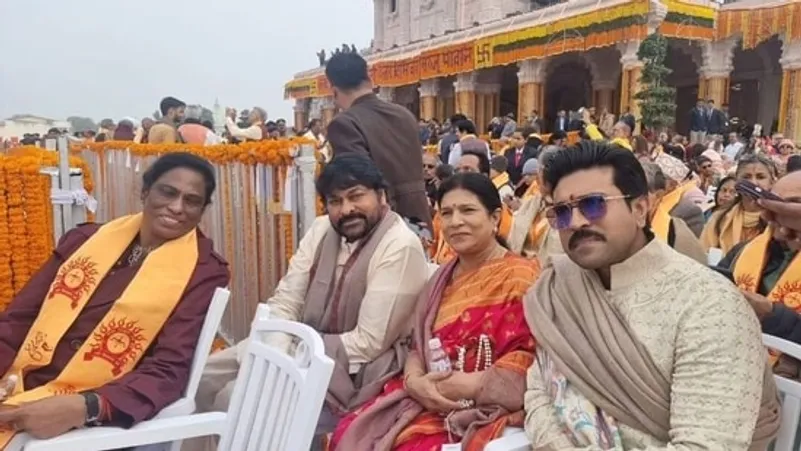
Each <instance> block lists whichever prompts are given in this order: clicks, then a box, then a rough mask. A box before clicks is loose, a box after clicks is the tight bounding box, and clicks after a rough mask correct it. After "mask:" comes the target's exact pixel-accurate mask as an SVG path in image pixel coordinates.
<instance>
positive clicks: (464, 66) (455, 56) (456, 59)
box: [419, 41, 475, 80]
mask: <svg viewBox="0 0 801 451" xmlns="http://www.w3.org/2000/svg"><path fill="white" fill-rule="evenodd" d="M474 45H475V44H474V43H473V42H472V41H471V42H465V43H463V44H457V45H451V46H447V47H443V48H440V49H435V50H427V51H425V52H423V53H422V54H421V55H420V57H419V58H420V79H421V80H426V79H429V78H437V77H443V76H448V75H454V74H460V73H462V72H470V71H472V70H473V69H475V64H473V54H474V51H473V47H474Z"/></svg>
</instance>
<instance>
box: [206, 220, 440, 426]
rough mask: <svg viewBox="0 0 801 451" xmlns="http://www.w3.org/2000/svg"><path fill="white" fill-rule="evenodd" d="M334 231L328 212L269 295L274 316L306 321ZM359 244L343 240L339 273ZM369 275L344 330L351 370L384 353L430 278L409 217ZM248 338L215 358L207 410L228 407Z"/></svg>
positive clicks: (275, 340) (280, 343)
mask: <svg viewBox="0 0 801 451" xmlns="http://www.w3.org/2000/svg"><path fill="white" fill-rule="evenodd" d="M388 214H395V213H394V212H389V213H388ZM329 230H332V227H331V222H330V221H329V219H328V216H321V217H318V218H317V220H316V221H315V222H314V224H313V225H312V227H311V228H310V229H309V231H308V232H307V233H306V235H305V236H304V237H303V239H302V240H301V242H300V244H299V245H298V249H297V251H296V252H295V255H294V256H293V257H292V260H291V261H290V263H289V268H288V270H287V273H286V275H285V276H284V277H283V278H282V279H281V281H280V282H279V283H278V287H277V288H276V289H275V293H274V294H273V296H272V297H271V298H270V299H268V300H267V305H269V306H270V315H271V316H274V317H276V318H281V319H287V320H290V321H301V319H302V315H303V308H304V300H305V297H306V290H307V288H308V286H309V281H310V270H311V268H312V265H313V264H314V259H315V255H316V252H317V247H318V245H320V243H321V242H322V240H323V236H325V234H326V232H328V231H329ZM357 245H358V243H345V242H344V241H343V245H342V246H341V247H340V254H339V255H338V259H337V270H336V271H337V276H339V274H340V273H341V270H342V268H343V267H344V265H345V263H346V262H347V260H348V258H349V257H350V255H351V253H352V252H353V251H354V250H355V249H356V247H357ZM367 279H368V281H367V291H366V293H365V295H364V299H363V301H362V305H361V309H360V310H359V318H358V325H357V326H356V328H355V329H353V330H351V331H348V332H346V333H344V334H342V335H341V338H342V343H343V345H344V347H345V350H346V352H347V354H348V356H349V361H350V364H351V372H356V371H357V370H358V367H359V365H361V364H363V363H367V362H370V361H372V360H373V359H375V358H376V357H378V356H379V355H380V354H381V353H382V352H384V351H385V350H386V346H384V343H390V344H392V343H394V342H395V341H396V339H397V338H399V337H387V336H385V335H386V331H387V325H388V324H389V322H390V318H391V317H396V316H401V317H411V315H412V313H413V311H414V307H415V301H416V299H417V295H418V294H419V293H420V290H421V289H422V288H423V285H425V283H426V280H427V279H428V266H427V265H426V256H425V253H424V252H423V247H422V244H421V243H420V239H419V238H418V237H417V235H415V233H414V232H413V231H412V230H411V229H409V228H408V227H407V226H406V225H405V222H403V221H397V222H396V224H395V225H393V226H392V227H391V228H390V229H389V230H388V231H387V232H386V234H385V235H384V236H383V237H382V238H381V241H380V242H379V243H378V245H377V248H376V250H375V252H374V253H373V255H372V257H371V258H370V263H369V268H368V271H367ZM266 341H267V342H268V343H270V344H272V345H274V346H276V347H280V348H282V349H289V348H290V346H291V339H290V338H289V337H287V336H286V335H283V334H274V335H272V336H268V337H267V338H266ZM243 343H245V341H243V342H242V343H240V344H239V345H238V346H237V347H234V348H230V349H226V350H224V351H221V352H218V353H216V354H214V355H212V356H211V357H210V358H209V362H208V364H207V365H206V370H205V371H204V373H203V378H202V379H201V382H200V388H199V390H198V397H197V404H198V408H199V409H200V410H201V411H210V410H221V411H224V410H226V409H227V407H228V402H229V399H230V396H231V392H232V390H233V385H234V380H235V378H236V372H237V371H238V369H239V364H238V355H237V354H238V352H237V348H238V349H239V350H240V351H243V350H244V349H245V346H243Z"/></svg>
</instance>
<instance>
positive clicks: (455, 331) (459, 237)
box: [328, 174, 540, 451]
mask: <svg viewBox="0 0 801 451" xmlns="http://www.w3.org/2000/svg"><path fill="white" fill-rule="evenodd" d="M437 197H438V204H439V210H440V214H441V218H442V225H443V231H444V236H445V239H446V240H447V241H448V244H449V246H450V247H451V248H452V249H453V250H454V251H455V253H456V258H454V259H453V260H451V261H450V262H449V263H447V264H446V265H444V266H442V267H441V268H440V269H439V270H438V271H437V272H436V274H434V276H432V278H431V280H429V283H428V285H427V286H426V288H425V289H424V290H423V293H422V294H421V297H420V299H419V301H418V309H417V314H416V317H415V322H414V324H413V330H412V345H411V352H410V354H409V357H408V359H407V361H406V365H405V368H404V372H403V374H402V375H401V376H398V377H397V378H395V379H392V380H390V381H389V382H388V383H387V384H386V385H385V387H384V392H383V393H382V394H381V395H379V396H378V397H377V398H376V399H375V400H373V401H370V402H368V403H366V404H365V405H364V406H363V407H361V408H360V409H359V410H357V411H355V412H353V413H351V414H349V415H348V416H346V417H345V418H344V419H343V420H342V421H341V422H340V423H339V425H338V426H337V428H336V430H335V431H334V433H333V434H332V437H331V440H330V442H329V446H328V449H329V450H336V451H339V450H373V451H388V450H397V451H411V450H425V451H428V450H439V449H440V448H441V447H442V445H445V444H451V443H462V449H465V450H468V451H471V450H481V449H483V448H484V446H485V445H486V444H487V443H488V442H490V441H491V440H493V439H495V438H497V437H499V436H500V435H501V434H502V433H503V430H504V428H506V427H507V426H519V425H521V424H523V419H524V412H523V394H524V391H525V386H526V385H525V373H526V370H527V369H528V367H529V366H530V365H531V363H532V361H533V355H534V354H533V353H534V339H533V337H532V334H531V332H530V330H529V329H528V327H527V325H526V323H525V319H524V317H523V304H522V302H521V300H522V297H523V295H524V294H525V292H526V291H527V290H528V288H529V287H530V286H531V285H532V284H533V283H534V281H535V279H536V278H537V276H538V275H539V271H540V267H539V263H538V262H537V261H536V260H528V259H525V258H523V257H520V256H517V255H515V254H513V253H511V252H509V251H508V250H507V249H506V248H505V247H503V246H502V245H501V244H499V242H498V240H496V235H497V230H498V222H499V220H500V215H501V200H500V198H499V197H498V191H497V190H496V189H495V187H494V186H493V184H492V182H491V181H490V179H489V178H487V177H486V176H483V175H480V174H458V175H456V176H454V177H452V178H450V179H448V180H447V181H445V182H444V183H443V184H442V186H441V187H440V190H439V192H438V196H437ZM434 337H436V338H439V340H440V341H441V342H442V346H443V348H444V350H445V352H446V353H447V355H448V357H449V358H450V361H451V366H452V368H453V370H452V371H451V372H448V373H436V372H431V371H430V370H429V368H428V364H427V362H429V361H430V350H429V349H428V342H429V340H430V339H431V338H434Z"/></svg>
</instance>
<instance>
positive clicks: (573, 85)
mask: <svg viewBox="0 0 801 451" xmlns="http://www.w3.org/2000/svg"><path fill="white" fill-rule="evenodd" d="M591 105H592V73H591V72H590V68H589V66H588V64H587V62H586V61H585V60H584V59H583V58H581V57H580V56H579V55H578V54H567V55H564V56H561V57H558V58H557V59H556V60H555V61H554V62H553V63H551V64H549V65H548V69H547V74H546V79H545V112H544V116H545V120H546V122H547V124H548V126H547V127H546V128H547V129H549V130H550V129H551V128H552V124H553V123H554V122H555V121H556V113H557V112H558V111H559V110H565V111H568V112H569V111H577V110H578V109H579V108H582V107H588V106H591Z"/></svg>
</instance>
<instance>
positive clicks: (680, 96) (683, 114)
mask: <svg viewBox="0 0 801 451" xmlns="http://www.w3.org/2000/svg"><path fill="white" fill-rule="evenodd" d="M700 60H701V49H700V48H699V47H696V46H693V45H692V44H691V43H689V42H687V41H679V40H670V44H669V45H668V51H667V58H665V64H666V65H667V67H668V68H669V69H670V70H671V71H672V72H671V73H670V75H668V77H667V83H668V85H669V86H673V87H674V88H676V123H675V124H674V126H673V129H674V130H675V131H677V132H678V133H680V134H682V135H687V136H689V133H690V112H691V111H692V109H693V107H694V106H695V102H696V101H697V100H698V65H699V63H700Z"/></svg>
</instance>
